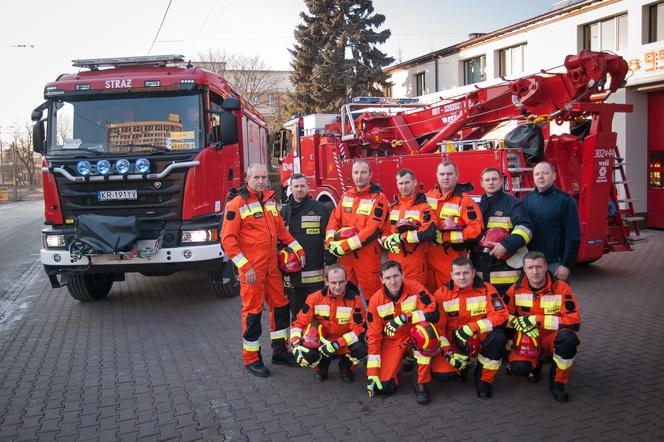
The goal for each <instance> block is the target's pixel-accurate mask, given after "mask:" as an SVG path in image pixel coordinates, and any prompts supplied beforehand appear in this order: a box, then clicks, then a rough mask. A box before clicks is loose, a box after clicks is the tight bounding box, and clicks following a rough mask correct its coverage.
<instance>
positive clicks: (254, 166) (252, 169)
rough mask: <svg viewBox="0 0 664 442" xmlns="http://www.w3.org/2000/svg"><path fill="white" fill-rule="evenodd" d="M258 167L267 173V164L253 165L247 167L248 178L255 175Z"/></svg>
mask: <svg viewBox="0 0 664 442" xmlns="http://www.w3.org/2000/svg"><path fill="white" fill-rule="evenodd" d="M258 167H262V168H264V169H265V171H266V172H267V166H266V165H265V164H262V163H251V164H250V165H249V167H247V178H248V177H249V176H250V175H251V174H252V173H253V171H254V169H256V168H258Z"/></svg>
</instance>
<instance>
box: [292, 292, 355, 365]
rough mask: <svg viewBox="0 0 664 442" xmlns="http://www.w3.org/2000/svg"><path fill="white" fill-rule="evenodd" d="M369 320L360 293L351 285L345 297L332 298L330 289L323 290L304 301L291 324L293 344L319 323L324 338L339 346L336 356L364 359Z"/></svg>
mask: <svg viewBox="0 0 664 442" xmlns="http://www.w3.org/2000/svg"><path fill="white" fill-rule="evenodd" d="M366 317H367V313H366V310H365V309H364V306H363V305H362V301H361V299H360V292H359V291H358V289H357V288H356V287H355V286H354V285H352V284H348V285H347V286H346V293H345V294H344V295H343V296H330V295H328V289H327V287H323V289H322V290H318V291H317V292H314V293H312V294H311V295H309V296H308V297H307V299H306V300H305V303H304V305H303V306H302V310H300V312H299V313H298V314H297V318H295V321H293V324H292V325H291V329H290V330H291V333H290V334H291V343H292V344H295V343H297V341H299V340H300V338H301V336H302V331H303V330H304V329H306V327H307V326H308V325H309V324H311V323H316V324H319V325H322V326H323V331H324V337H325V339H327V340H328V341H332V342H335V341H336V343H337V344H339V349H338V350H337V351H336V352H335V354H337V355H345V354H347V353H350V354H351V356H352V357H353V358H354V359H362V358H364V357H365V356H366V352H367V351H366V343H365V339H364V338H365V331H366V322H365V321H366Z"/></svg>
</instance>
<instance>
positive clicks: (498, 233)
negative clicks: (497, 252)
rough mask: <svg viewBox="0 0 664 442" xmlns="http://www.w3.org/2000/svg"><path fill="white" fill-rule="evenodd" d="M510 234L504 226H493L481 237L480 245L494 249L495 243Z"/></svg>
mask: <svg viewBox="0 0 664 442" xmlns="http://www.w3.org/2000/svg"><path fill="white" fill-rule="evenodd" d="M508 236H510V232H509V231H508V230H507V229H506V228H504V227H491V228H490V229H487V230H486V232H484V234H482V237H481V238H480V245H481V246H482V247H486V248H487V249H493V244H492V243H496V242H502V241H503V240H504V239H505V238H507V237H508Z"/></svg>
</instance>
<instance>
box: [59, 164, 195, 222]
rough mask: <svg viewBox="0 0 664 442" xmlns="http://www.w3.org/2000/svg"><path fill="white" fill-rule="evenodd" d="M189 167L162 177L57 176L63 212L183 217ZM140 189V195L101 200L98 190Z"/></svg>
mask: <svg viewBox="0 0 664 442" xmlns="http://www.w3.org/2000/svg"><path fill="white" fill-rule="evenodd" d="M186 173H187V171H186V170H180V171H174V172H172V173H171V174H169V175H168V176H166V177H164V178H163V179H161V180H157V181H155V180H144V181H126V182H117V181H116V182H88V183H72V182H70V181H68V180H67V179H66V178H64V177H63V176H57V184H58V189H59V193H60V204H61V207H62V215H63V217H64V218H65V219H72V218H75V217H77V216H78V215H82V214H88V213H92V214H97V215H111V216H137V217H138V218H140V219H141V220H143V221H177V220H180V219H182V192H183V189H184V182H185V176H186ZM118 190H121V191H126V190H128V191H131V190H136V196H137V199H135V200H134V199H120V200H100V199H99V197H98V192H106V191H118Z"/></svg>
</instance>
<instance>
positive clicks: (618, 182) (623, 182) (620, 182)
mask: <svg viewBox="0 0 664 442" xmlns="http://www.w3.org/2000/svg"><path fill="white" fill-rule="evenodd" d="M629 183H631V181H629V180H627V181H622V180H619V181H614V182H613V184H629Z"/></svg>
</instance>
